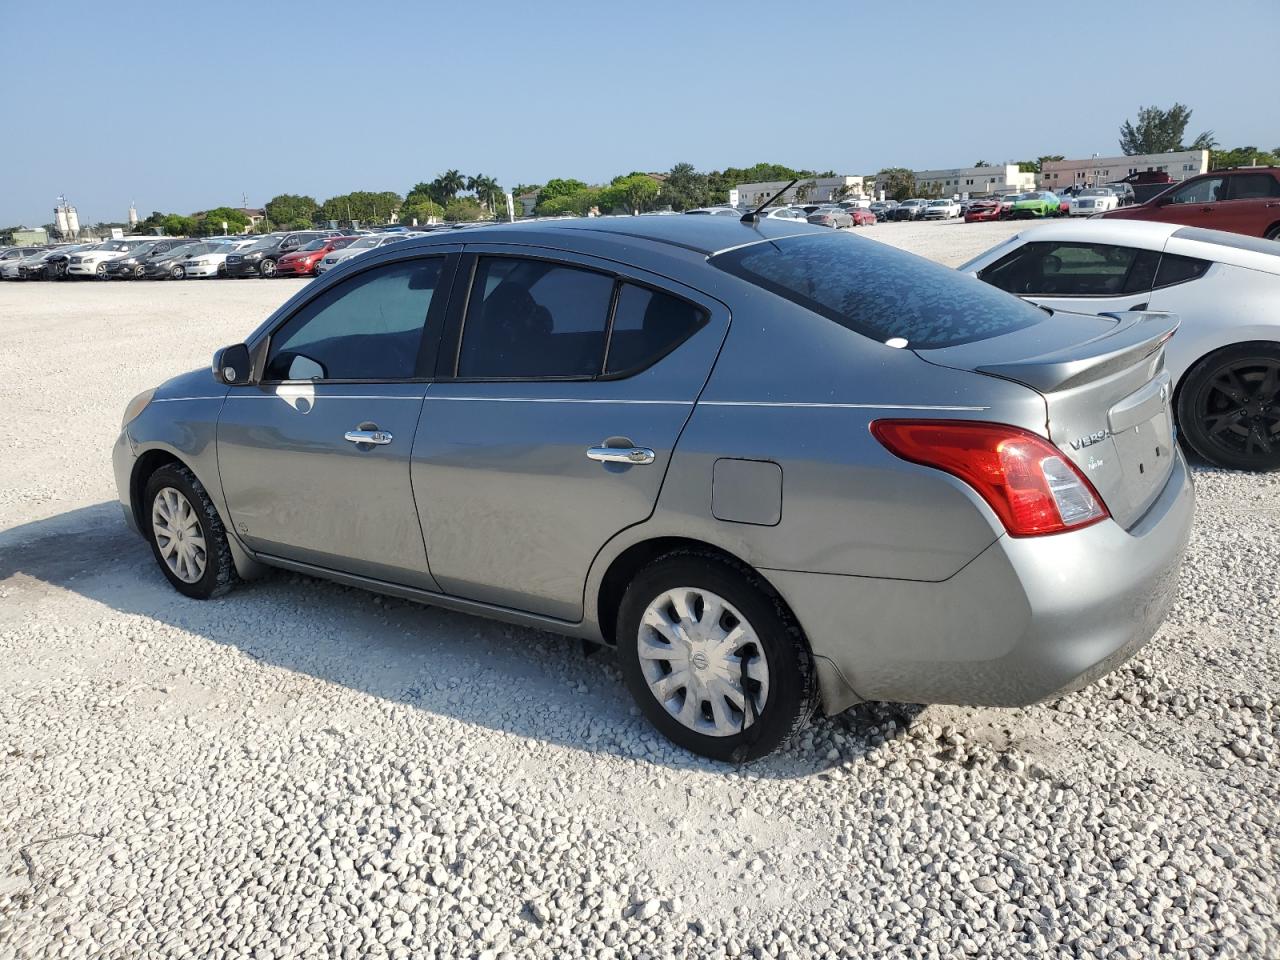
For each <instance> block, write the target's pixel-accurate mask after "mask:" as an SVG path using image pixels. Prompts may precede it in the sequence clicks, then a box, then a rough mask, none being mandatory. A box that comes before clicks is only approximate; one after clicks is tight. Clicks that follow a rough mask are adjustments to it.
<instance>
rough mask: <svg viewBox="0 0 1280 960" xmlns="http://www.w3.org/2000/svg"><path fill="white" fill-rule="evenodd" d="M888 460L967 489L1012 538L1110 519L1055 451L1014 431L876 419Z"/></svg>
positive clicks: (987, 426)
mask: <svg viewBox="0 0 1280 960" xmlns="http://www.w3.org/2000/svg"><path fill="white" fill-rule="evenodd" d="M871 433H872V435H873V436H875V438H876V439H877V440H879V441H880V442H881V443H882V444H884V445H885V446H886V447H887V448H888V449H889V451H890V452H891V453H893V454H894V455H895V456H898V457H901V458H902V459H903V460H910V461H911V462H912V463H919V464H922V465H924V466H926V467H933V468H935V469H937V470H943V471H945V472H947V473H949V474H951V475H952V476H955V477H959V478H960V479H961V480H963V481H964V482H965V483H967V484H969V486H971V487H973V488H974V489H975V490H977V491H978V493H979V494H980V495H981V496H982V499H983V500H985V501H987V503H988V504H989V505H990V507H991V509H992V510H994V511H995V513H996V516H998V517H999V518H1000V522H1001V523H1003V524H1004V526H1005V529H1006V530H1008V531H1009V533H1010V534H1011V535H1013V536H1015V537H1035V536H1040V535H1043V534H1046V533H1062V532H1063V531H1064V530H1078V529H1080V528H1081V527H1087V526H1089V524H1091V523H1097V522H1098V521H1099V520H1103V519H1105V518H1106V517H1107V516H1109V514H1108V513H1107V508H1106V506H1105V505H1104V504H1103V502H1102V498H1101V497H1099V496H1098V493H1097V491H1096V490H1094V489H1093V485H1092V484H1091V483H1089V481H1088V480H1087V479H1086V478H1085V476H1084V474H1082V473H1081V472H1080V471H1079V470H1077V469H1076V467H1075V465H1074V464H1073V463H1071V462H1070V461H1069V460H1067V459H1066V458H1065V457H1064V456H1063V455H1062V452H1061V451H1060V450H1058V449H1057V447H1055V446H1053V444H1051V443H1049V441H1047V440H1045V439H1044V438H1043V437H1039V436H1036V435H1035V434H1034V433H1031V432H1029V431H1027V430H1022V429H1020V428H1019V427H1011V426H1008V425H1006V424H1001V423H977V422H974V421H969V420H876V421H875V422H874V423H872V424H871Z"/></svg>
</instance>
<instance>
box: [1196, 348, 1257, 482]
mask: <svg viewBox="0 0 1280 960" xmlns="http://www.w3.org/2000/svg"><path fill="white" fill-rule="evenodd" d="M1178 426H1179V429H1180V430H1181V432H1182V437H1183V439H1184V441H1185V442H1186V444H1187V445H1188V446H1189V447H1191V449H1192V450H1194V451H1195V452H1196V453H1198V454H1199V455H1200V456H1202V457H1204V458H1205V459H1206V460H1208V461H1209V462H1210V463H1212V464H1214V465H1215V466H1219V467H1228V468H1230V469H1234V470H1260V471H1261V470H1280V343H1270V342H1266V341H1253V342H1249V343H1238V344H1236V345H1235V346H1231V347H1226V348H1224V349H1222V350H1218V351H1216V352H1214V353H1211V354H1209V356H1207V357H1205V358H1204V359H1202V360H1200V362H1198V363H1197V364H1196V365H1195V366H1193V367H1192V368H1191V369H1190V370H1189V371H1188V372H1187V376H1186V379H1185V380H1184V381H1183V384H1182V388H1181V391H1180V392H1179V394H1178Z"/></svg>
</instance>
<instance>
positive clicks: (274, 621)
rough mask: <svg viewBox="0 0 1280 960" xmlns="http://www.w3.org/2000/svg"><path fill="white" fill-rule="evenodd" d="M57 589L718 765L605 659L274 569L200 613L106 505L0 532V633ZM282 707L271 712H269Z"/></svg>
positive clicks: (795, 751)
mask: <svg viewBox="0 0 1280 960" xmlns="http://www.w3.org/2000/svg"><path fill="white" fill-rule="evenodd" d="M60 590H66V591H71V592H73V593H75V594H77V595H79V596H82V597H85V598H87V599H89V600H92V601H95V602H97V603H101V604H104V605H106V606H108V607H110V608H112V609H114V610H116V611H119V612H121V613H124V614H129V615H134V616H139V617H143V618H146V619H148V620H152V621H156V622H158V623H161V624H167V625H169V626H172V627H176V628H179V629H181V630H183V631H186V632H189V633H192V634H195V635H198V636H201V637H204V638H206V639H208V640H211V641H213V642H214V643H217V644H223V645H227V646H231V647H235V648H237V649H238V650H240V651H241V652H242V653H244V654H245V655H247V656H249V657H252V658H253V659H255V660H257V661H260V662H263V663H266V664H269V665H272V666H277V667H282V668H284V669H287V670H290V671H294V672H296V673H299V674H304V675H307V676H310V677H314V678H316V679H318V680H321V681H324V682H327V683H334V684H341V685H344V686H346V687H348V688H350V689H353V690H357V691H360V692H362V693H365V694H369V695H372V696H376V697H380V698H383V699H387V700H391V701H396V702H400V703H404V704H407V705H411V706H413V707H415V708H418V709H422V710H426V711H430V712H432V713H435V714H439V715H443V716H449V717H452V718H454V719H457V720H460V721H464V722H466V723H472V724H478V725H481V726H484V727H487V728H489V729H492V730H496V731H501V732H503V733H506V734H510V735H513V736H518V737H528V738H534V739H539V740H545V741H547V742H552V743H558V744H562V745H565V746H570V747H574V748H576V749H580V750H584V751H588V752H592V753H610V754H613V755H616V756H620V757H624V758H631V759H634V760H637V761H641V762H648V763H658V764H662V765H665V766H671V767H677V768H681V769H705V770H708V771H713V772H724V771H725V770H726V769H732V768H726V766H725V765H723V764H717V763H713V762H711V761H707V760H703V759H701V758H699V757H696V756H693V755H692V754H689V753H686V752H684V751H682V750H678V749H676V748H674V747H673V746H671V745H670V744H669V743H667V741H665V740H664V739H663V738H661V737H660V736H659V735H658V734H657V732H656V731H654V730H653V729H652V728H651V727H650V726H649V724H648V723H647V721H645V720H644V719H643V718H642V717H640V716H639V715H638V713H639V712H638V710H636V709H635V708H634V707H633V704H632V701H631V697H630V695H629V694H628V692H627V690H626V687H625V685H624V683H623V681H622V675H621V672H620V671H619V669H618V667H617V662H616V659H615V657H614V655H613V652H612V650H608V649H599V650H597V651H595V652H594V653H593V654H592V655H590V656H584V655H583V652H581V651H580V649H579V645H578V643H577V641H575V640H572V639H569V638H566V637H563V636H560V635H558V634H553V633H547V632H543V631H538V630H533V629H528V628H524V627H517V626H511V625H507V624H503V623H499V622H496V621H492V620H487V619H484V618H480V617H473V616H469V615H467V614H462V613H457V612H454V611H449V610H443V609H441V608H438V607H431V606H427V605H423V604H416V603H412V602H409V601H403V600H399V599H394V598H389V597H384V596H380V595H377V594H373V593H370V592H368V591H364V590H359V589H356V588H351V587H346V586H343V585H340V584H336V583H333V582H331V581H327V580H321V579H316V578H311V577H305V576H300V575H295V574H291V573H284V572H275V573H272V574H270V575H268V576H266V577H264V578H263V579H261V580H258V581H254V582H252V583H246V584H242V585H240V586H238V587H237V588H236V589H235V590H234V591H232V592H231V593H230V594H228V595H226V596H224V597H221V598H219V599H217V600H214V601H207V602H206V601H199V600H191V599H188V598H187V597H184V596H182V595H181V594H179V593H178V592H177V591H175V590H173V589H172V587H171V586H170V585H169V583H168V581H167V580H165V579H164V577H163V575H162V574H161V572H160V571H159V569H158V568H157V567H156V565H155V561H154V559H153V557H152V554H151V551H150V549H149V548H148V546H147V544H146V543H145V542H144V541H143V540H142V539H141V538H139V537H138V536H136V535H135V534H134V533H132V532H131V531H130V530H129V529H128V528H127V527H126V526H125V524H124V522H123V520H122V518H121V516H120V507H119V505H118V504H116V503H114V502H106V503H100V504H96V505H94V506H89V507H82V508H78V509H75V510H70V511H67V512H65V513H62V514H58V515H55V516H52V517H49V518H47V519H44V520H37V521H33V522H31V523H27V524H23V525H20V526H17V527H12V528H10V529H8V530H4V531H0V596H6V597H8V598H13V597H15V596H17V597H19V598H23V599H24V600H26V602H19V603H12V602H10V603H6V604H0V630H3V629H6V628H9V627H13V626H17V625H19V624H21V623H23V622H26V621H29V620H30V617H31V610H32V608H33V607H34V606H36V605H37V604H39V603H40V602H41V599H40V596H39V594H40V593H41V592H45V593H48V594H50V595H52V594H53V593H55V592H56V591H60ZM282 706H283V703H282ZM921 709H922V708H920V707H918V706H913V705H905V704H862V705H860V706H857V707H854V708H853V709H851V710H849V711H846V712H845V713H843V714H841V715H840V716H838V717H835V718H831V719H825V720H820V721H818V722H817V723H815V724H814V725H813V727H812V728H811V729H810V731H809V732H808V733H807V735H805V736H802V737H801V738H800V739H799V741H798V742H797V743H793V744H791V745H790V746H788V747H787V748H786V749H785V750H783V751H780V752H779V753H778V754H776V755H774V756H772V757H769V758H767V759H765V760H762V761H758V762H756V763H753V764H751V765H750V766H749V768H748V771H749V773H750V775H751V776H754V777H766V778H782V779H787V778H795V777H804V776H810V775H813V774H815V773H818V772H821V771H822V770H824V769H827V768H829V767H832V766H835V765H838V764H841V763H847V762H858V761H859V760H860V759H862V758H864V757H866V756H867V755H869V754H871V753H873V752H875V751H876V750H878V749H879V748H880V747H881V746H882V745H883V744H884V743H885V742H886V741H887V740H891V739H894V738H895V737H898V736H902V735H903V734H905V732H906V731H907V729H908V728H909V726H910V724H911V722H912V721H913V720H914V719H915V717H916V715H917V714H918V713H919V712H920V710H921Z"/></svg>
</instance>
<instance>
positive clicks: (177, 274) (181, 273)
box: [169, 264, 187, 280]
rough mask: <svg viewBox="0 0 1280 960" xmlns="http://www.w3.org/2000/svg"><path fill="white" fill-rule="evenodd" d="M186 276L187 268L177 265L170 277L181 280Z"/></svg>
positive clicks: (171, 271) (170, 272)
mask: <svg viewBox="0 0 1280 960" xmlns="http://www.w3.org/2000/svg"><path fill="white" fill-rule="evenodd" d="M186 275H187V268H186V267H184V266H182V264H175V265H174V267H173V269H172V270H170V271H169V276H171V277H173V279H175V280H181V279H182V278H183V277H185V276H186Z"/></svg>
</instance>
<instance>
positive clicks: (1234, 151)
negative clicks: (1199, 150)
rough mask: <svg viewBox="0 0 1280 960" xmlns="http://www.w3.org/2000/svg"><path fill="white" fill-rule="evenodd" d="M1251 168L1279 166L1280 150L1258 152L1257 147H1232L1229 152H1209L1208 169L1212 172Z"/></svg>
mask: <svg viewBox="0 0 1280 960" xmlns="http://www.w3.org/2000/svg"><path fill="white" fill-rule="evenodd" d="M1252 166H1258V167H1275V166H1280V148H1277V149H1276V150H1259V149H1258V148H1257V147H1233V148H1231V149H1230V150H1210V151H1209V167H1210V168H1211V169H1213V170H1223V169H1225V168H1227V167H1252Z"/></svg>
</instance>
